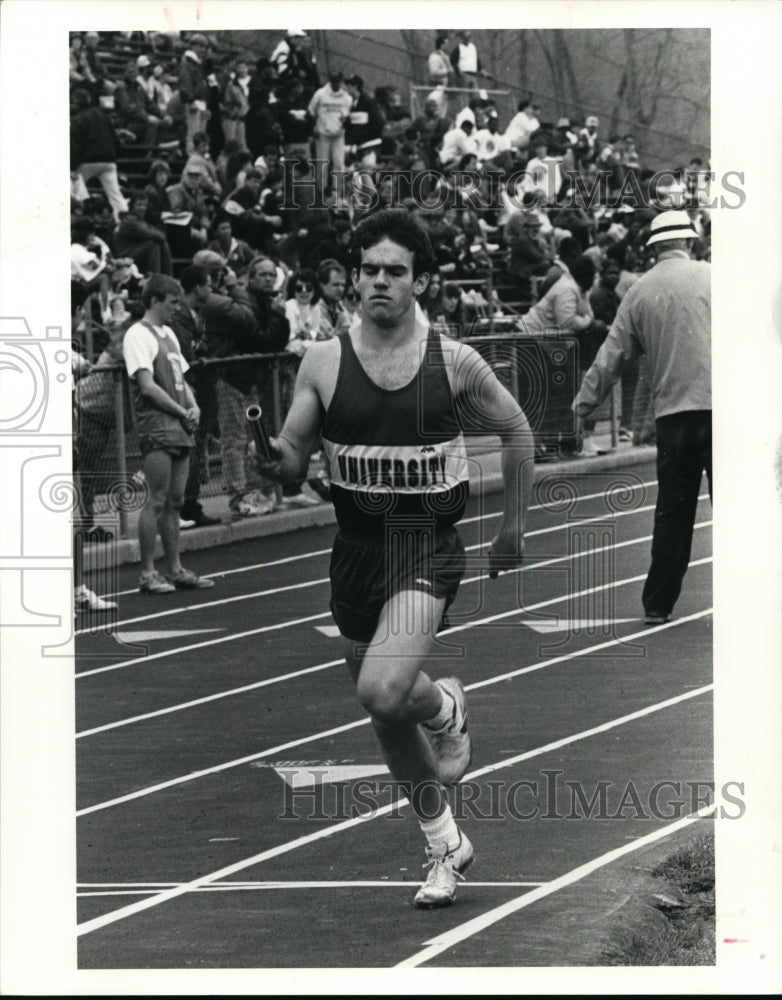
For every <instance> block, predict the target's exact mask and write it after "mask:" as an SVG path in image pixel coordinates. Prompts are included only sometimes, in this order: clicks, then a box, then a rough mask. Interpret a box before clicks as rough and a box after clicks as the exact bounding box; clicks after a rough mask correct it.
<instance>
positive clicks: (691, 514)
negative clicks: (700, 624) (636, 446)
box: [642, 410, 712, 615]
mask: <svg viewBox="0 0 782 1000" xmlns="http://www.w3.org/2000/svg"><path fill="white" fill-rule="evenodd" d="M655 424H656V429H657V483H658V493H657V506H656V508H655V512H654V534H653V536H652V565H651V566H650V568H649V575H648V576H647V578H646V583H645V584H644V589H643V595H642V600H643V606H644V611H645V612H646V613H647V614H650V613H652V614H663V615H667V614H670V613H671V611H672V610H673V606H674V604H675V603H676V601H677V599H678V597H679V594H680V592H681V589H682V580H683V579H684V574H685V573H686V572H687V565H688V563H689V561H690V549H691V547H692V532H693V525H694V524H695V510H696V507H697V504H698V494H699V492H700V487H701V480H702V478H703V470H704V469H705V470H706V475H707V476H708V480H709V496H711V495H712V493H711V490H712V484H711V410H689V411H687V412H683V413H673V414H671V415H669V416H665V417H660V418H659V419H658V420H657V421H656V422H655Z"/></svg>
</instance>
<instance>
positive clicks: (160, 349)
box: [122, 274, 214, 594]
mask: <svg viewBox="0 0 782 1000" xmlns="http://www.w3.org/2000/svg"><path fill="white" fill-rule="evenodd" d="M181 298H182V288H181V286H180V285H179V282H178V281H175V280H174V279H173V278H170V277H167V276H166V275H164V274H152V275H150V277H149V278H148V279H147V283H146V284H145V285H144V291H143V292H142V302H143V305H144V309H145V312H144V316H143V318H142V319H141V320H140V321H139V322H138V323H134V324H133V325H132V326H131V327H129V329H128V332H127V333H126V334H125V339H124V340H123V342H122V353H123V355H124V358H125V367H126V368H127V371H128V378H129V379H130V380H131V385H132V387H133V404H134V409H135V412H136V423H137V425H138V440H139V447H140V449H141V455H142V470H143V472H144V478H145V479H146V482H147V487H148V490H149V492H148V494H147V498H146V501H145V503H144V506H143V508H142V510H141V513H140V514H139V520H138V539H139V549H140V552H141V579H140V580H139V590H140V591H141V593H142V594H168V593H171V592H173V591H174V590H176V589H178V588H183V589H188V590H202V589H205V588H207V587H213V586H214V581H213V580H207V579H205V578H204V577H200V576H197V575H196V574H195V573H193V572H192V570H188V569H184V568H183V566H182V563H181V562H180V559H179V512H180V511H181V509H182V503H183V502H184V498H185V484H186V483H187V472H188V467H189V462H190V452H191V450H192V448H193V444H194V443H195V439H194V437H193V434H194V433H195V430H196V428H197V427H198V421H199V419H200V417H201V412H200V410H199V409H198V406H197V404H196V401H195V397H194V396H193V391H192V389H191V388H190V386H189V385H188V384H187V382H186V381H185V377H184V376H185V372H186V371H187V369H188V367H189V366H188V363H187V361H185V359H184V358H183V357H182V353H181V351H180V349H179V341H178V340H177V339H176V336H175V335H174V332H173V330H172V329H171V328H170V326H168V324H169V323H170V322H171V319H172V316H173V314H174V310H175V309H176V307H177V305H178V304H179V302H180V300H181ZM158 531H159V532H160V540H161V541H162V543H163V555H164V558H165V563H166V576H165V577H163V576H162V575H161V574H160V573H158V572H157V570H156V569H155V541H156V539H157V534H158Z"/></svg>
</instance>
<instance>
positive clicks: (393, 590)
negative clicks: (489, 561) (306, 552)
mask: <svg viewBox="0 0 782 1000" xmlns="http://www.w3.org/2000/svg"><path fill="white" fill-rule="evenodd" d="M464 570H465V555H464V545H463V544H462V540H461V537H460V535H459V532H458V531H457V530H456V528H452V527H450V528H444V529H441V530H437V531H436V532H435V531H416V532H411V531H408V530H404V529H402V530H400V531H399V532H395V531H394V530H391V531H390V532H389V533H388V537H387V538H382V539H378V540H376V539H372V538H366V537H360V538H359V537H356V536H351V535H347V534H345V533H344V532H342V531H340V532H339V534H338V535H337V537H336V539H335V541H334V548H333V550H332V553H331V566H330V568H329V575H330V577H331V613H332V614H333V616H334V620H335V621H336V623H337V625H338V626H339V630H340V632H341V633H342V635H344V636H345V637H346V638H347V639H352V640H354V641H355V642H370V641H371V639H372V636H373V635H374V634H375V630H376V629H377V625H378V622H379V620H380V613H381V611H382V610H383V607H384V605H385V604H386V603H387V602H388V600H389V599H390V598H391V597H393V595H394V594H397V593H399V592H400V591H403V590H420V591H423V592H425V593H428V594H433V595H434V596H435V597H444V598H445V609H446V610H447V609H448V607H450V605H451V604H452V603H453V600H454V598H455V597H456V592H457V590H458V589H459V583H460V581H461V579H462V577H463V576H464Z"/></svg>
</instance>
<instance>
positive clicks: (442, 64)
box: [426, 35, 453, 87]
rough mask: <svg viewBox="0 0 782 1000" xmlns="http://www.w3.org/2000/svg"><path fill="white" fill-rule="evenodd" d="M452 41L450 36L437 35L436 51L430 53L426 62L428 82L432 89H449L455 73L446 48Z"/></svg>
mask: <svg viewBox="0 0 782 1000" xmlns="http://www.w3.org/2000/svg"><path fill="white" fill-rule="evenodd" d="M449 41H450V35H436V36H435V40H434V50H433V51H432V52H430V53H429V56H428V58H427V60H426V69H427V73H428V82H429V85H430V86H431V87H438V86H442V87H447V86H448V82H449V80H450V78H451V73H452V72H453V66H452V65H451V60H450V58H449V57H448V53H447V52H446V51H445V47H446V45H447V44H448V42H449Z"/></svg>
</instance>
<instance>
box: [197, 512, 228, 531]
mask: <svg viewBox="0 0 782 1000" xmlns="http://www.w3.org/2000/svg"><path fill="white" fill-rule="evenodd" d="M192 520H193V521H195V526H196V528H207V527H209V525H210V524H222V523H223V522H222V520H221V518H219V517H210V516H209V514H206V513H205V512H204V511H201V513H200V514H196V515H195V517H193V518H192Z"/></svg>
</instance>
